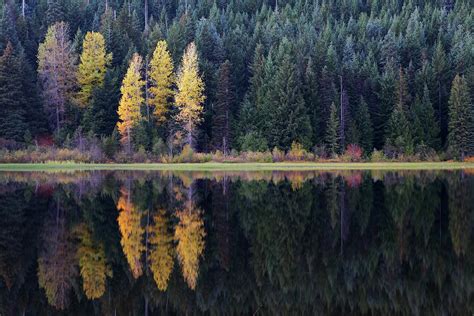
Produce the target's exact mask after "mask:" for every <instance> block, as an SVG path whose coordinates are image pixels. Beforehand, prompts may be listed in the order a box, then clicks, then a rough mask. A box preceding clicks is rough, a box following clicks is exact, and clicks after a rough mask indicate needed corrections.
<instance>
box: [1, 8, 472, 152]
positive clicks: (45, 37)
mask: <svg viewBox="0 0 474 316" xmlns="http://www.w3.org/2000/svg"><path fill="white" fill-rule="evenodd" d="M0 9H1V10H0V150H1V153H2V154H0V156H3V157H7V156H8V157H9V158H8V159H10V160H14V156H15V153H18V152H22V153H23V155H25V153H26V155H30V156H32V155H33V153H35V152H38V151H48V150H52V149H56V150H59V149H62V150H63V153H64V151H65V150H70V151H76V152H78V153H80V154H84V153H88V155H89V156H87V157H89V158H87V159H90V160H100V159H101V158H94V157H107V159H112V160H114V159H115V160H116V161H127V159H130V157H136V155H137V154H139V155H142V156H150V155H155V156H157V157H158V156H160V157H165V156H167V157H173V156H175V155H181V157H182V160H183V161H186V160H187V158H186V157H190V156H192V155H193V154H195V153H199V154H201V155H205V154H210V153H213V154H214V155H218V156H219V155H222V156H227V155H229V156H236V155H239V153H242V152H244V153H254V154H256V153H258V152H260V153H270V154H271V158H270V159H272V160H273V161H276V160H278V159H277V158H278V157H280V156H284V155H285V154H286V153H288V152H291V153H293V154H294V155H296V156H297V157H302V156H304V157H319V158H334V157H340V156H344V155H349V156H351V157H356V158H357V157H358V158H361V157H370V156H371V155H372V156H374V155H376V156H377V157H382V158H383V157H386V158H389V159H405V158H407V157H418V158H419V159H426V160H431V159H457V160H465V159H466V158H467V157H469V156H474V105H473V100H474V6H473V3H472V0H407V1H403V0H337V1H331V0H200V1H198V0H168V1H165V0H21V1H19V0H18V1H14V0H0ZM216 153H217V154H216ZM301 153H304V154H301ZM18 155H20V154H18ZM133 155H135V156H133ZM305 155H306V156H305ZM12 157H13V158H12ZM91 157H92V158H91ZM127 157H128V158H127ZM183 157H184V158H183ZM249 157H251V155H249ZM435 157H436V158H435ZM58 159H59V158H58ZM87 159H86V160H87Z"/></svg>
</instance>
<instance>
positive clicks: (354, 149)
mask: <svg viewBox="0 0 474 316" xmlns="http://www.w3.org/2000/svg"><path fill="white" fill-rule="evenodd" d="M362 153H363V150H362V148H361V147H360V146H359V145H355V144H350V145H348V146H347V148H346V151H345V152H344V155H343V156H342V159H343V160H344V161H350V162H357V161H361V160H362Z"/></svg>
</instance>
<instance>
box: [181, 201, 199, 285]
mask: <svg viewBox="0 0 474 316" xmlns="http://www.w3.org/2000/svg"><path fill="white" fill-rule="evenodd" d="M176 216H177V217H178V219H179V223H178V225H176V229H175V233H174V239H175V240H176V241H177V242H178V245H177V246H176V253H177V255H178V260H179V263H180V265H181V270H182V272H183V277H184V279H185V281H186V283H187V284H188V286H189V287H190V288H191V289H194V288H195V287H196V281H197V277H198V273H199V259H200V257H201V255H202V253H203V251H204V236H205V235H206V233H205V231H204V222H203V220H202V218H201V210H199V209H197V208H194V207H192V206H191V203H188V205H187V206H186V207H185V208H184V209H183V210H181V211H177V212H176Z"/></svg>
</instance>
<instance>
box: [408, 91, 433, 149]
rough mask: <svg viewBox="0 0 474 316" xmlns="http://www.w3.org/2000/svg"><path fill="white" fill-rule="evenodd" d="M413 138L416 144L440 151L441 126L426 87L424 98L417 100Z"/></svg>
mask: <svg viewBox="0 0 474 316" xmlns="http://www.w3.org/2000/svg"><path fill="white" fill-rule="evenodd" d="M413 111H414V122H413V123H412V126H413V128H412V129H413V136H414V143H415V144H424V145H426V146H428V147H430V148H433V149H439V147H440V140H439V132H440V129H439V124H438V122H437V121H436V118H435V113H434V109H433V106H432V104H431V101H430V92H429V90H428V87H427V86H426V85H425V87H424V90H423V98H422V99H421V100H420V99H419V98H417V100H416V102H415V105H414V109H413Z"/></svg>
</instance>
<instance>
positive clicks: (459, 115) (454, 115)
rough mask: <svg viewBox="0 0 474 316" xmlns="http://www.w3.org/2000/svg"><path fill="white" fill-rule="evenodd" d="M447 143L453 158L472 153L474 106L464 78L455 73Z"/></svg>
mask: <svg viewBox="0 0 474 316" xmlns="http://www.w3.org/2000/svg"><path fill="white" fill-rule="evenodd" d="M448 145H449V151H450V153H451V154H452V155H453V156H454V157H455V158H458V159H461V160H463V159H464V157H465V156H466V155H468V154H474V107H473V104H472V101H471V98H470V96H469V91H468V88H467V83H466V80H465V79H464V77H462V76H460V75H456V77H455V78H454V80H453V84H452V86H451V96H450V98H449V134H448Z"/></svg>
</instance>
